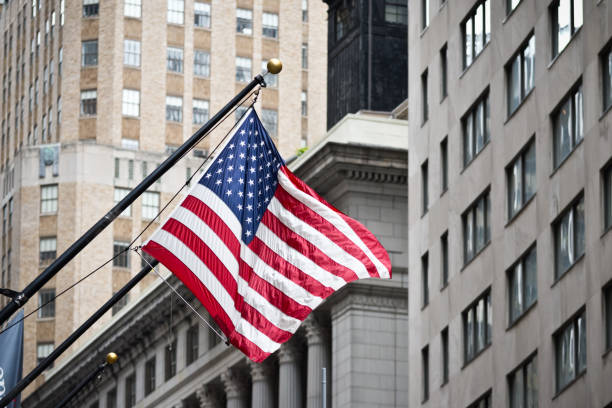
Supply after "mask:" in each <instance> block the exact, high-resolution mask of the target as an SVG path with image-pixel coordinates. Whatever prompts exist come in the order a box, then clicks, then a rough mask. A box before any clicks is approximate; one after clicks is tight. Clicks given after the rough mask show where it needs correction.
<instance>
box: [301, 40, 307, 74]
mask: <svg viewBox="0 0 612 408" xmlns="http://www.w3.org/2000/svg"><path fill="white" fill-rule="evenodd" d="M302 69H308V44H306V43H302Z"/></svg>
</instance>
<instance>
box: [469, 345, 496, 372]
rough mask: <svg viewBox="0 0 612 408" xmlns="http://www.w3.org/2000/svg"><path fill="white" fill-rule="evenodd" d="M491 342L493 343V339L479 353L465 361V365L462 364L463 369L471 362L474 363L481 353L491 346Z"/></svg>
mask: <svg viewBox="0 0 612 408" xmlns="http://www.w3.org/2000/svg"><path fill="white" fill-rule="evenodd" d="M491 344H493V342H492V341H490V342H489V343H488V344H487V345H486V346H484V347H483V348H482V349H481V350H480V351H479V352H478V353H476V354H474V356H473V357H472V358H471V359H470V360H469V361H466V362H464V363H463V365H462V366H461V371H463V369H464V368H466V367H467V366H469V365H470V363H472V362H473V361H474V360H476V359H477V358H478V357H480V355H481V354H484V352H485V351H487V350H488V349H489V347H491Z"/></svg>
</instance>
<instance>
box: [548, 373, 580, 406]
mask: <svg viewBox="0 0 612 408" xmlns="http://www.w3.org/2000/svg"><path fill="white" fill-rule="evenodd" d="M586 372H587V370H586V368H585V369H584V370H583V371H582V372H581V373H580V374H578V375H577V376H576V378H574V379H573V380H572V381H570V382H568V383H567V384H565V385H564V386H563V388H561V389H560V390H558V391H557V392H556V393H555V395H553V397H552V400H553V401H554V400H555V399H557V397H558V396H559V395H561V394H563V391H565V390H567V389H568V388H570V387H571V386H572V385H574V384H575V383H576V382H577V381H578V380H579V379H581V378H582V377H584V375H585V374H586Z"/></svg>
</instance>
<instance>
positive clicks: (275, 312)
mask: <svg viewBox="0 0 612 408" xmlns="http://www.w3.org/2000/svg"><path fill="white" fill-rule="evenodd" d="M173 218H174V219H175V220H177V221H178V222H180V223H181V224H183V225H184V226H185V227H186V228H188V229H190V230H191V231H192V232H193V233H195V234H196V235H197V236H198V237H199V238H200V239H201V240H202V241H203V242H204V244H205V245H206V246H207V247H208V248H210V249H211V250H212V251H213V253H214V254H215V256H216V257H217V258H218V259H219V261H221V263H222V264H223V265H224V266H225V267H226V268H227V270H228V271H229V273H230V274H231V276H232V278H233V279H234V282H236V281H237V282H236V283H237V286H238V293H239V294H240V295H241V296H242V298H243V299H244V301H245V302H246V303H248V304H249V305H251V306H252V307H253V308H255V309H256V310H257V311H258V312H259V313H261V314H262V315H263V316H264V317H265V318H266V319H268V321H270V323H272V324H274V325H275V326H276V327H278V328H279V329H281V330H286V331H291V332H292V333H293V332H295V331H296V330H297V328H298V327H299V325H300V323H301V321H300V320H298V319H295V318H293V317H291V316H288V315H287V314H285V313H284V312H283V311H281V310H280V309H279V308H277V307H276V306H275V305H273V304H272V303H270V302H269V301H268V300H267V299H266V298H265V297H263V296H262V295H261V294H259V293H258V292H257V291H256V290H255V289H253V288H252V287H251V286H249V284H248V282H246V281H245V280H244V279H242V278H241V277H240V276H239V268H240V266H239V264H238V260H237V259H236V258H235V257H234V254H233V253H232V252H231V251H230V250H229V248H228V247H227V246H226V245H225V242H223V240H222V239H221V238H220V237H219V236H218V235H217V234H216V233H215V231H213V230H212V229H211V228H210V227H209V226H208V225H207V224H206V223H205V222H204V221H202V219H200V217H198V216H197V215H195V214H194V213H192V212H191V211H189V210H188V209H186V208H184V207H181V208H180V209H179V210H178V211H176V212H175V213H174V217H173ZM241 246H242V245H241ZM192 271H193V269H192ZM198 278H199V277H198ZM200 280H201V279H200ZM288 296H290V295H288Z"/></svg>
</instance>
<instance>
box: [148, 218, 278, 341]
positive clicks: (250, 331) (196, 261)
mask: <svg viewBox="0 0 612 408" xmlns="http://www.w3.org/2000/svg"><path fill="white" fill-rule="evenodd" d="M154 241H155V242H157V243H158V244H159V245H161V246H163V247H164V248H166V249H167V250H168V251H170V252H171V253H172V254H173V255H174V256H176V257H177V258H178V259H179V260H180V261H181V262H182V263H183V264H185V266H186V267H187V268H189V269H190V270H191V272H192V273H193V274H194V275H195V276H196V277H197V278H198V279H199V280H200V282H202V284H203V285H204V286H206V288H207V289H208V290H209V291H210V293H211V294H212V295H213V297H214V298H215V300H216V301H217V303H219V305H220V306H221V307H222V308H223V310H224V311H225V313H227V315H228V316H229V318H230V320H231V321H232V323H233V324H234V328H235V330H236V331H237V332H238V333H240V334H242V335H243V336H244V337H246V338H247V339H249V340H250V341H252V342H253V343H255V344H256V345H257V346H258V347H259V348H261V349H262V350H263V351H264V352H266V353H273V352H274V351H276V350H277V349H278V348H279V347H280V343H277V342H275V341H274V340H272V339H270V338H269V337H268V336H266V334H265V333H263V332H261V331H259V330H258V329H257V328H256V327H254V326H253V325H252V324H251V323H249V322H248V321H246V320H245V319H243V318H242V317H241V316H240V314H239V312H238V311H237V310H236V307H235V305H234V300H233V299H232V297H231V296H230V295H229V293H227V290H226V289H225V288H224V287H223V285H222V284H221V283H220V282H219V281H218V280H217V277H216V276H215V275H214V274H213V273H212V272H211V271H210V270H209V269H208V268H207V267H206V265H205V264H204V263H203V262H202V261H201V260H200V258H198V257H197V256H196V255H195V254H194V253H193V252H192V251H191V249H189V247H187V246H186V245H185V244H183V243H182V242H181V241H180V240H179V239H178V238H176V237H175V236H174V235H172V234H170V233H169V232H167V231H165V230H159V231H157V233H156V234H155V239H154Z"/></svg>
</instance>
